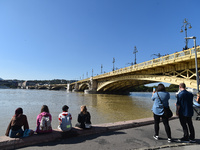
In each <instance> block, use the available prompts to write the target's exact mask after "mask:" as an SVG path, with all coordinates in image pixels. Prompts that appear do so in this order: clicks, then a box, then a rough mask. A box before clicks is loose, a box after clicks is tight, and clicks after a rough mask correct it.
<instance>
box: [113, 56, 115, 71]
mask: <svg viewBox="0 0 200 150" xmlns="http://www.w3.org/2000/svg"><path fill="white" fill-rule="evenodd" d="M113 71H115V57H113Z"/></svg>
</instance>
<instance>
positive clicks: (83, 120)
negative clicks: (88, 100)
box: [75, 106, 91, 129]
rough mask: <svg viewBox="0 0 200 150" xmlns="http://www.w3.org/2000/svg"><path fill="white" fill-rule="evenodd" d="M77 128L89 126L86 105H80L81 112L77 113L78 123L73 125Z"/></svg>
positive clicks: (88, 114)
mask: <svg viewBox="0 0 200 150" xmlns="http://www.w3.org/2000/svg"><path fill="white" fill-rule="evenodd" d="M75 126H76V127H79V128H83V129H85V128H91V116H90V113H89V112H88V111H87V108H86V106H81V112H80V113H79V115H78V123H77V124H76V125H75Z"/></svg>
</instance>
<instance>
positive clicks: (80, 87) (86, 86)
mask: <svg viewBox="0 0 200 150" xmlns="http://www.w3.org/2000/svg"><path fill="white" fill-rule="evenodd" d="M89 87H90V84H89V83H83V84H81V85H79V89H78V90H79V91H84V90H86V89H89Z"/></svg>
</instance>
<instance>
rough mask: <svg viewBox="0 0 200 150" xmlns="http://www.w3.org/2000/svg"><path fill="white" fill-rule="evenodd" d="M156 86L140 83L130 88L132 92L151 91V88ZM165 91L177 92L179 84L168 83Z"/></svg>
mask: <svg viewBox="0 0 200 150" xmlns="http://www.w3.org/2000/svg"><path fill="white" fill-rule="evenodd" d="M156 87H157V86H152V87H149V86H145V85H140V86H137V87H133V88H131V91H132V92H152V91H153V88H156ZM165 88H166V91H167V92H177V91H178V90H179V85H174V84H170V86H169V87H165Z"/></svg>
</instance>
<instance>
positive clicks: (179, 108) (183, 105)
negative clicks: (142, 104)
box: [152, 83, 195, 142]
mask: <svg viewBox="0 0 200 150" xmlns="http://www.w3.org/2000/svg"><path fill="white" fill-rule="evenodd" d="M179 90H180V92H179V93H178V94H177V102H176V115H177V116H178V117H179V121H180V124H181V126H182V129H183V137H182V138H180V139H178V141H181V142H195V130H194V126H193V122H192V116H193V113H194V112H193V94H192V93H191V92H188V91H187V90H186V85H185V83H180V84H179ZM169 99H170V94H169V93H168V92H166V91H165V86H164V85H163V84H159V85H158V87H157V90H156V91H153V94H152V100H153V101H154V104H153V107H152V111H153V114H154V131H155V134H154V135H153V138H154V139H156V140H158V139H159V123H160V118H162V121H163V124H164V127H165V131H166V134H167V137H168V142H171V141H172V137H171V129H170V125H169V118H168V117H166V116H165V115H164V107H165V108H168V107H169Z"/></svg>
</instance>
